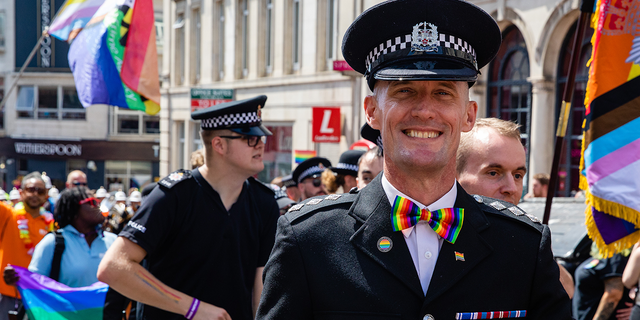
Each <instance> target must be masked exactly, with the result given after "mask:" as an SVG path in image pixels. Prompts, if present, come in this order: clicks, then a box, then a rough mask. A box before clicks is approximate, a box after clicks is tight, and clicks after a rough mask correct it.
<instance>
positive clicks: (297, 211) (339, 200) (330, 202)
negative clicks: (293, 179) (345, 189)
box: [287, 193, 356, 222]
mask: <svg viewBox="0 0 640 320" xmlns="http://www.w3.org/2000/svg"><path fill="white" fill-rule="evenodd" d="M355 199H356V194H353V193H342V194H330V195H328V196H318V197H313V198H311V199H307V200H305V201H303V202H301V203H298V204H296V205H294V206H292V207H291V208H289V211H287V216H288V218H289V221H290V222H293V221H295V220H296V219H298V218H300V217H303V216H305V215H307V214H310V213H313V212H316V211H318V210H320V209H328V208H331V207H334V206H338V205H342V204H345V203H351V202H353V201H355Z"/></svg>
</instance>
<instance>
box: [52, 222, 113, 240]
mask: <svg viewBox="0 0 640 320" xmlns="http://www.w3.org/2000/svg"><path fill="white" fill-rule="evenodd" d="M62 230H64V231H65V232H70V233H73V234H75V235H76V236H78V237H81V238H84V234H82V233H80V231H78V230H77V229H76V228H74V227H73V226H72V225H71V224H68V225H66V226H65V227H64V228H62ZM96 232H98V237H99V238H102V237H104V234H103V232H102V227H101V226H100V225H98V226H97V227H96Z"/></svg>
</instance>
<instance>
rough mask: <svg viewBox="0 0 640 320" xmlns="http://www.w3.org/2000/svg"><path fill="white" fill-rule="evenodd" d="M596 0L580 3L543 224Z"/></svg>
mask: <svg viewBox="0 0 640 320" xmlns="http://www.w3.org/2000/svg"><path fill="white" fill-rule="evenodd" d="M594 2H595V1H594V0H582V3H581V4H580V18H579V19H578V25H577V26H576V35H575V37H574V38H573V52H572V54H571V60H570V62H569V74H568V75H567V83H566V85H565V87H564V94H563V95H562V97H563V98H562V106H561V107H560V116H559V118H558V128H557V130H556V144H555V150H554V152H553V163H552V165H551V175H550V179H549V187H548V190H547V201H546V204H545V207H544V217H543V219H542V223H543V224H549V217H550V215H551V203H552V201H553V196H554V195H555V193H556V184H557V183H558V166H559V163H560V155H561V153H562V146H563V145H564V137H565V135H566V134H567V124H568V122H569V115H570V112H571V99H572V97H573V89H574V85H575V79H576V72H577V70H578V62H579V61H580V51H581V50H580V48H581V46H582V38H583V37H584V33H585V30H586V29H587V28H588V27H589V18H590V17H591V14H592V13H593V6H594Z"/></svg>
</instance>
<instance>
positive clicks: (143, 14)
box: [50, 0, 160, 115]
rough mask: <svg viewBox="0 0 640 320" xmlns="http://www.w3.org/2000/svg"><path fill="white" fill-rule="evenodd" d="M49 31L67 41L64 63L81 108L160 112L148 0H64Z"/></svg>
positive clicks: (151, 8) (153, 37)
mask: <svg viewBox="0 0 640 320" xmlns="http://www.w3.org/2000/svg"><path fill="white" fill-rule="evenodd" d="M89 14H91V16H89V17H88V15H89ZM54 27H55V28H54ZM50 34H51V35H52V36H55V37H57V38H59V39H61V40H69V41H71V40H73V41H72V42H71V47H70V48H69V66H70V67H71V71H72V72H73V78H74V79H75V83H76V88H77V90H78V97H79V98H80V101H81V102H82V105H83V106H84V107H85V108H86V107H88V106H90V105H93V104H108V105H112V106H117V107H121V108H126V109H132V110H140V111H144V112H146V113H148V114H150V115H155V114H157V113H158V112H159V111H160V82H159V77H158V55H157V48H156V45H155V43H156V33H155V19H154V17H153V2H152V0H106V1H105V0H99V1H98V0H67V1H66V2H65V3H64V4H63V6H62V8H61V11H60V12H59V13H58V15H57V17H56V19H55V20H54V21H53V22H52V23H51V28H50Z"/></svg>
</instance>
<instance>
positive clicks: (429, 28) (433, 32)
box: [342, 0, 502, 90]
mask: <svg viewBox="0 0 640 320" xmlns="http://www.w3.org/2000/svg"><path fill="white" fill-rule="evenodd" d="M501 42H502V35H501V33H500V28H499V27H498V24H497V23H496V22H495V20H493V18H492V17H491V16H490V15H489V14H487V13H486V12H485V11H484V10H482V9H480V8H479V7H477V6H475V5H473V4H471V3H468V2H466V1H462V0H390V1H385V2H383V3H380V4H378V5H375V6H373V7H371V8H369V9H368V10H366V11H365V12H363V13H362V14H361V15H360V16H359V17H358V18H356V20H355V21H354V22H353V23H352V24H351V26H350V27H349V28H348V29H347V31H346V33H345V35H344V38H343V42H342V54H343V56H344V58H345V60H346V61H347V63H349V65H350V66H351V67H352V68H353V69H354V70H355V71H358V72H360V73H362V74H364V76H365V77H366V79H367V83H368V84H369V88H371V90H373V87H374V83H375V81H376V80H388V81H398V80H407V81H411V80H446V81H467V82H475V81H476V80H477V78H478V73H479V72H480V71H479V70H480V69H481V68H482V67H484V66H485V65H486V64H488V63H489V62H490V61H491V60H492V59H493V58H494V57H495V55H496V54H497V52H498V49H499V48H500V43H501Z"/></svg>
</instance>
